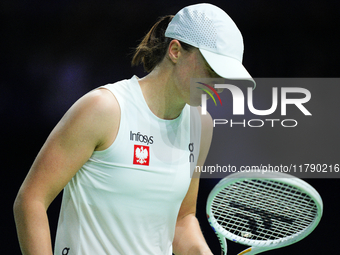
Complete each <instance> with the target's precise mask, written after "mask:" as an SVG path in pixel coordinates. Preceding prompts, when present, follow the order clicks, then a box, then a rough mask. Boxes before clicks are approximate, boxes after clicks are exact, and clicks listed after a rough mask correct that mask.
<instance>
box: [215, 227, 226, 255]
mask: <svg viewBox="0 0 340 255" xmlns="http://www.w3.org/2000/svg"><path fill="white" fill-rule="evenodd" d="M215 233H216V235H217V238H218V240H219V241H220V245H221V255H227V241H226V240H225V238H224V236H222V235H221V234H219V233H218V232H215Z"/></svg>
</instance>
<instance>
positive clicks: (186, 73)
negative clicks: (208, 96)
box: [176, 49, 219, 106]
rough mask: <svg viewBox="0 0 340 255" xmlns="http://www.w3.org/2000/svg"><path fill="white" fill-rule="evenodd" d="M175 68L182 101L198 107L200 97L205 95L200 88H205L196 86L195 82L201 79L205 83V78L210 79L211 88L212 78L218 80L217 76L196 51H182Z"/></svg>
mask: <svg viewBox="0 0 340 255" xmlns="http://www.w3.org/2000/svg"><path fill="white" fill-rule="evenodd" d="M176 68H177V81H178V82H177V86H179V88H178V89H179V91H181V96H182V98H183V100H184V101H185V102H186V103H187V104H189V105H191V106H199V105H200V104H201V95H202V94H203V93H205V92H204V91H203V90H202V88H204V89H207V88H206V87H205V86H203V85H200V84H198V83H197V80H199V79H200V78H202V80H203V79H204V80H205V81H207V78H211V79H208V81H209V82H208V84H209V85H211V86H213V83H214V82H213V79H212V78H219V76H218V75H217V74H216V73H215V72H214V71H213V70H212V69H211V67H210V66H209V64H208V63H207V62H206V61H205V59H204V57H203V56H202V54H201V53H200V51H199V50H198V49H194V50H192V51H190V52H188V51H184V52H183V53H182V55H181V58H180V60H179V61H178V63H177V67H176ZM198 87H200V88H201V89H200V88H198Z"/></svg>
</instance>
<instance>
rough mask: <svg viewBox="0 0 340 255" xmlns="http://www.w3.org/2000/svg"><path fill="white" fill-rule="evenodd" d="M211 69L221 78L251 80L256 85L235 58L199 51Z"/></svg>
mask: <svg viewBox="0 0 340 255" xmlns="http://www.w3.org/2000/svg"><path fill="white" fill-rule="evenodd" d="M199 50H200V52H201V53H202V55H203V57H204V59H205V60H206V61H207V62H208V64H209V65H210V67H211V68H212V69H213V70H214V71H215V72H216V73H217V74H218V75H219V76H221V77H223V78H225V79H231V80H250V81H252V82H253V83H254V89H255V87H256V83H255V81H254V79H253V78H252V77H251V75H250V74H249V73H248V71H247V70H246V69H245V68H244V66H243V65H242V63H241V62H240V61H238V60H237V59H235V58H231V57H227V56H224V55H220V54H217V53H213V52H211V51H207V50H204V49H199Z"/></svg>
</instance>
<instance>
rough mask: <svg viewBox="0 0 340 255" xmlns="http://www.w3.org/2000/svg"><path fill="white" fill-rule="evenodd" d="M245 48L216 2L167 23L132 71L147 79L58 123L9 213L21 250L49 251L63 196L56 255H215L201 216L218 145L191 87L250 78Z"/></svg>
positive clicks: (108, 90) (102, 93)
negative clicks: (202, 169)
mask: <svg viewBox="0 0 340 255" xmlns="http://www.w3.org/2000/svg"><path fill="white" fill-rule="evenodd" d="M242 55H243V40H242V36H241V33H240V31H239V30H238V28H237V27H236V25H235V24H234V22H233V21H232V20H231V19H230V17H229V16H228V15H227V14H226V13H225V12H224V11H223V10H221V9H220V8H218V7H216V6H213V5H210V4H198V5H192V6H188V7H186V8H184V9H182V10H181V11H179V12H178V13H177V14H176V15H175V16H174V17H172V16H166V17H163V18H161V19H160V20H159V21H158V22H157V23H156V24H155V25H154V26H153V27H152V29H151V30H150V32H149V33H148V34H147V35H146V36H145V38H144V39H143V41H142V42H141V43H140V45H139V46H138V47H137V49H136V53H135V56H134V57H133V61H132V64H134V65H136V64H139V63H143V65H144V67H145V69H146V71H148V72H149V73H148V75H146V76H145V77H143V78H141V79H139V78H137V77H136V76H134V77H132V78H131V79H127V80H123V81H119V82H116V83H114V84H108V85H106V86H103V87H100V88H98V89H95V90H93V91H91V92H89V93H88V94H86V95H85V96H83V97H82V98H80V99H79V100H78V101H77V102H76V103H75V104H74V105H73V106H72V107H71V108H70V109H69V111H68V112H67V113H66V114H65V116H64V117H63V118H62V119H61V121H60V122H59V123H58V124H57V126H56V127H55V128H54V130H53V131H52V132H51V134H50V136H49V137H48V139H47V140H46V142H45V144H44V145H43V147H42V149H41V151H40V152H39V154H38V156H37V158H36V159H35V161H34V163H33V165H32V167H31V169H30V171H29V173H28V175H27V177H26V179H25V180H24V182H23V184H22V186H21V188H20V190H19V192H18V195H17V198H16V201H15V204H14V214H15V220H16V226H17V232H18V237H19V242H20V246H21V250H22V253H23V254H25V255H33V254H34V255H39V254H43V255H48V254H53V248H52V243H51V238H50V230H49V223H48V217H47V213H46V211H47V209H48V207H49V205H50V204H51V202H52V201H53V200H54V198H55V197H56V196H57V195H58V194H59V193H60V192H61V191H62V190H64V193H63V200H62V206H61V212H60V218H59V223H58V229H57V236H56V243H55V247H54V254H56V255H66V254H69V255H71V254H72V255H73V254H74V255H93V254H96V255H104V254H109V255H113V254H126V255H131V254H138V255H144V254H145V255H150V254H154V255H160V254H164V255H170V254H172V253H175V254H212V253H211V251H210V249H209V247H208V245H207V243H206V242H205V240H204V237H203V235H202V233H201V230H200V227H199V223H198V221H197V219H196V217H195V210H196V199H197V192H198V185H199V178H191V177H190V170H192V169H193V166H194V165H196V164H198V165H200V166H201V165H203V164H204V161H205V158H206V156H207V153H208V150H209V147H210V142H211V138H212V121H211V117H210V116H209V115H204V116H200V114H199V110H198V109H197V106H198V105H199V104H200V102H201V101H200V95H199V94H197V96H196V98H193V99H191V98H190V79H191V78H209V77H225V78H230V79H236V78H242V79H251V77H250V75H249V74H248V72H247V71H246V69H245V68H244V67H243V66H242Z"/></svg>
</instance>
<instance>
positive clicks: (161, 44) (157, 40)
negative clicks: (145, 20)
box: [131, 15, 194, 72]
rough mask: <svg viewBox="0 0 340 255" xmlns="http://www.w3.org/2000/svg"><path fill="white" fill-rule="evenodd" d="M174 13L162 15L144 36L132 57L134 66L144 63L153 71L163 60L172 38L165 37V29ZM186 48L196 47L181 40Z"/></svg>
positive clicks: (149, 70)
mask: <svg viewBox="0 0 340 255" xmlns="http://www.w3.org/2000/svg"><path fill="white" fill-rule="evenodd" d="M173 17H174V16H173V15H167V16H164V17H161V18H160V19H159V20H158V21H157V22H156V24H155V25H153V27H152V28H151V29H150V31H149V32H148V33H147V34H146V36H145V37H144V38H143V40H142V42H141V43H140V44H139V45H138V47H137V48H136V51H135V54H134V56H133V58H132V61H131V64H132V66H137V65H139V64H140V63H142V64H143V66H144V69H145V71H147V72H151V71H152V70H153V69H154V68H155V67H156V66H157V65H158V64H160V62H161V61H162V60H163V58H164V56H165V54H166V52H167V50H168V46H169V43H170V42H171V40H172V39H171V38H167V37H165V35H164V34H165V30H166V29H167V27H168V24H169V23H170V21H171V20H172V18H173ZM181 45H182V47H183V49H184V50H187V51H188V50H190V49H192V48H194V47H193V46H191V45H188V44H185V43H182V42H181Z"/></svg>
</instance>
